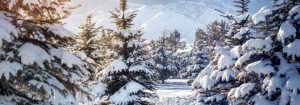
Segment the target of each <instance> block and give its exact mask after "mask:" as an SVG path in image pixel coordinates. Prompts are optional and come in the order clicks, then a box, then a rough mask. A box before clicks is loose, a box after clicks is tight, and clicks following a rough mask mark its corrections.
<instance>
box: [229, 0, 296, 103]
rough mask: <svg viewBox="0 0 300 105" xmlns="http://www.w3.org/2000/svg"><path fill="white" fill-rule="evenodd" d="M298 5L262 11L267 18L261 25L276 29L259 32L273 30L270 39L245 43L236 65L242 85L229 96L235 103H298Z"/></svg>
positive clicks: (286, 2) (285, 0)
mask: <svg viewBox="0 0 300 105" xmlns="http://www.w3.org/2000/svg"><path fill="white" fill-rule="evenodd" d="M299 5H300V2H299V1H293V0H282V1H280V2H279V1H275V4H274V9H273V10H272V11H271V13H268V14H265V13H263V12H262V11H259V14H262V15H263V16H265V17H263V18H265V21H260V22H266V24H268V26H272V27H273V28H272V29H270V30H260V31H262V33H265V31H270V33H269V32H268V33H269V36H268V37H267V38H264V39H258V38H256V39H251V40H248V41H247V42H246V43H245V44H243V47H242V48H243V49H242V50H241V52H245V53H246V54H245V55H244V56H241V57H239V58H238V62H237V63H236V64H235V68H236V69H239V70H240V71H241V72H239V74H238V77H237V78H238V79H237V80H238V81H239V82H240V83H241V84H240V85H239V86H238V87H236V88H233V89H231V90H230V92H229V93H228V97H230V98H229V101H230V102H231V103H232V104H266V105H271V104H279V105H288V104H290V105H297V104H299V99H300V98H299V96H300V95H299V92H298V91H299V86H300V85H299V82H298V81H297V80H298V79H300V76H299V74H300V73H299V60H298V58H299V52H298V49H299V47H298V46H299V45H298V44H299V35H300V33H299V31H297V30H299V29H300V27H299V21H300V19H299V13H300V12H299V10H300V9H299ZM256 18H257V17H253V19H254V20H256ZM259 18H261V17H259ZM257 25H261V24H257ZM244 87H246V88H247V89H245V88H244ZM238 91H244V93H245V94H236V93H238Z"/></svg>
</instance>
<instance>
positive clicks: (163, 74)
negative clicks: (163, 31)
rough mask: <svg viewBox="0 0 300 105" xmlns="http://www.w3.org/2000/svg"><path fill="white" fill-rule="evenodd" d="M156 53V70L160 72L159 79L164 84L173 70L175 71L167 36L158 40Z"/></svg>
mask: <svg viewBox="0 0 300 105" xmlns="http://www.w3.org/2000/svg"><path fill="white" fill-rule="evenodd" d="M156 43H157V46H156V49H155V50H156V52H155V53H156V55H155V57H154V62H155V70H156V71H157V72H158V75H159V76H158V79H159V80H161V83H162V84H164V83H165V80H166V79H168V78H169V77H170V76H171V72H172V71H174V69H175V68H174V66H170V65H172V64H173V63H172V61H171V57H170V56H171V55H170V53H169V52H168V50H167V48H168V47H167V37H166V36H162V37H160V38H159V40H158V41H157V42H156Z"/></svg>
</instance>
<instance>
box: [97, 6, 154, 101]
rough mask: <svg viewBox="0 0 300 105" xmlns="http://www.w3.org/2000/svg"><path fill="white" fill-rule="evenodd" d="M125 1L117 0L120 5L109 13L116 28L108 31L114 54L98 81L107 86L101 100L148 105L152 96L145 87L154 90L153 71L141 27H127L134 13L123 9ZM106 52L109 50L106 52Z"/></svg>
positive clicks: (130, 23) (129, 25) (125, 8)
mask: <svg viewBox="0 0 300 105" xmlns="http://www.w3.org/2000/svg"><path fill="white" fill-rule="evenodd" d="M126 10H127V0H120V8H119V9H116V12H111V14H112V16H111V18H112V19H114V23H115V24H116V26H117V28H118V29H117V30H113V32H112V33H111V36H110V37H112V38H113V39H112V45H111V48H109V49H112V50H114V52H116V54H118V55H117V56H113V59H114V60H113V62H111V63H110V65H108V66H107V67H106V68H105V69H103V70H102V71H101V72H102V76H103V77H102V82H103V83H104V84H106V85H107V89H106V91H105V94H104V95H103V97H106V99H105V101H104V102H101V103H108V104H117V105H135V104H141V105H145V104H150V102H148V101H147V99H148V98H151V97H153V96H154V94H153V93H150V92H147V91H146V90H149V91H152V90H154V83H153V82H154V77H155V74H156V73H155V72H154V71H153V70H152V69H150V68H149V67H148V64H147V62H148V60H149V58H150V57H149V56H148V55H146V53H147V51H146V48H145V45H144V41H145V40H144V39H142V35H143V34H142V31H141V30H137V31H135V30H132V29H130V28H131V26H132V25H133V23H132V21H133V19H134V17H135V16H136V14H135V12H127V11H126ZM108 53H110V52H108Z"/></svg>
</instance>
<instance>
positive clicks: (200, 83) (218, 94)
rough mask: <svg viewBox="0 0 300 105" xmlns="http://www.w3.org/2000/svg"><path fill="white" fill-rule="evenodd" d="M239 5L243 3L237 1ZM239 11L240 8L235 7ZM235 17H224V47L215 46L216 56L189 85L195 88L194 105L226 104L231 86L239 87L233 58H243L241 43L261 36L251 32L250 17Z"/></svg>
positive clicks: (225, 15)
mask: <svg viewBox="0 0 300 105" xmlns="http://www.w3.org/2000/svg"><path fill="white" fill-rule="evenodd" d="M240 1H241V2H247V1H244V0H240ZM237 7H238V8H239V9H240V11H244V8H247V7H240V6H237ZM243 13H244V14H239V15H238V16H233V15H228V14H224V15H223V16H224V17H225V18H227V19H228V20H229V21H230V24H229V29H230V30H229V31H228V32H227V33H226V34H225V42H226V45H225V46H224V47H216V48H215V51H216V55H215V57H214V59H213V60H212V61H211V62H210V63H209V65H208V66H207V67H206V68H205V69H204V70H202V72H201V73H200V74H199V75H198V77H197V78H196V79H195V81H194V82H193V87H194V88H196V89H198V88H199V89H198V93H199V95H198V98H197V102H198V103H204V104H228V101H227V93H228V92H229V90H230V89H231V88H233V87H236V86H239V85H240V83H239V82H238V81H236V76H237V75H236V74H238V73H239V70H236V69H235V68H233V67H234V65H235V63H236V62H237V58H239V57H241V56H243V55H244V53H243V52H241V49H242V44H244V43H246V41H248V40H249V39H251V38H263V37H264V36H263V35H261V34H259V33H257V32H256V31H255V30H253V29H252V26H253V25H252V23H251V20H250V15H249V14H248V13H246V11H244V12H243Z"/></svg>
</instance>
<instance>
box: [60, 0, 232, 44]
mask: <svg viewBox="0 0 300 105" xmlns="http://www.w3.org/2000/svg"><path fill="white" fill-rule="evenodd" d="M74 1H75V2H76V3H79V4H82V6H81V7H79V8H77V9H76V10H74V12H73V13H72V15H71V16H70V17H69V18H68V19H67V20H66V23H68V24H66V25H65V27H66V28H67V29H69V30H71V31H72V32H74V33H77V32H78V26H79V25H80V23H81V22H83V21H84V19H85V17H86V16H87V15H88V14H93V15H94V17H95V21H97V23H98V24H99V25H104V26H106V27H110V28H114V25H113V24H112V23H111V19H110V18H109V17H110V13H109V12H108V11H112V10H114V8H115V7H118V0H74ZM129 9H130V10H139V11H138V15H137V17H136V19H135V26H134V27H133V28H144V32H145V38H148V39H155V38H158V37H159V35H161V33H162V32H163V31H165V30H174V29H178V30H179V31H180V32H181V33H182V34H183V36H184V39H186V40H187V41H193V37H194V32H195V30H196V29H197V28H198V27H201V28H205V26H206V25H207V24H208V23H210V22H211V21H213V20H216V19H221V17H220V16H219V13H218V12H216V11H215V10H214V9H221V10H224V11H227V12H234V8H233V7H232V0H129Z"/></svg>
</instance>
